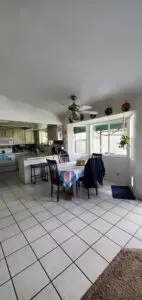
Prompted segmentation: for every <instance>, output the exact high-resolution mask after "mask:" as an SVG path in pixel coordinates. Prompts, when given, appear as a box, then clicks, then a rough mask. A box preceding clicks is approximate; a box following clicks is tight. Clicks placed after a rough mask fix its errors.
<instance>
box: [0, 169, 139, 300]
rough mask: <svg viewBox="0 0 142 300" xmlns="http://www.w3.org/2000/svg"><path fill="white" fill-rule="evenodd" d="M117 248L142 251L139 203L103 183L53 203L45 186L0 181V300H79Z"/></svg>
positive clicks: (9, 176)
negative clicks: (114, 195) (115, 194)
mask: <svg viewBox="0 0 142 300" xmlns="http://www.w3.org/2000/svg"><path fill="white" fill-rule="evenodd" d="M121 247H130V248H142V202H141V201H138V200H136V201H131V200H128V201H127V200H118V199H113V198H112V196H111V188H110V183H109V182H104V186H103V187H100V188H99V195H98V196H96V195H95V193H94V191H91V198H90V199H89V200H88V199H87V192H86V191H85V190H84V189H83V188H82V189H81V192H80V196H78V197H77V198H74V199H73V201H67V200H64V199H63V196H62V197H61V199H60V202H59V203H57V202H56V195H55V197H54V198H53V200H51V198H50V195H49V185H48V183H40V184H37V185H23V184H21V183H20V182H19V179H18V177H17V175H16V173H9V174H6V175H4V176H2V177H1V178H0V300H4V299H6V300H16V299H19V300H30V299H35V300H44V299H50V300H59V299H63V300H69V299H73V300H79V299H80V298H81V297H82V295H83V294H84V293H85V291H86V290H87V289H88V288H89V287H90V286H91V284H92V282H94V281H95V280H96V279H97V278H98V276H99V275H100V274H101V272H103V270H104V269H105V268H106V267H107V266H108V264H109V263H110V262H111V261H112V259H113V258H114V257H115V256H116V254H117V253H118V252H119V250H120V249H121Z"/></svg>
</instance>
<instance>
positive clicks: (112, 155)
mask: <svg viewBox="0 0 142 300" xmlns="http://www.w3.org/2000/svg"><path fill="white" fill-rule="evenodd" d="M125 122H126V124H127V135H128V133H129V126H128V125H129V123H128V119H126V120H125ZM118 123H122V119H121V120H120V119H118V120H111V121H109V122H100V123H96V124H92V125H91V126H90V135H91V140H90V150H91V153H92V152H93V151H94V150H93V128H94V126H99V125H105V124H107V125H108V132H110V130H111V129H110V125H111V124H118ZM128 153H129V150H128V146H127V147H126V154H112V153H111V152H110V134H109V133H108V154H105V153H102V148H101V144H100V154H102V155H103V156H111V157H127V156H128Z"/></svg>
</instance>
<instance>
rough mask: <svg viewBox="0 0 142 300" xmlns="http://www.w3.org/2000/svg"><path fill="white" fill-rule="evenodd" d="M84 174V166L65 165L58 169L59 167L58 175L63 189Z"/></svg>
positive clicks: (67, 187) (66, 188)
mask: <svg viewBox="0 0 142 300" xmlns="http://www.w3.org/2000/svg"><path fill="white" fill-rule="evenodd" d="M83 175H84V167H78V166H67V167H66V166H65V167H63V166H62V168H61V169H60V167H59V177H60V180H61V181H63V186H64V188H65V190H68V189H69V188H70V187H71V186H72V185H73V184H74V183H75V182H76V181H77V180H78V178H80V177H83Z"/></svg>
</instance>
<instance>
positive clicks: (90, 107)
mask: <svg viewBox="0 0 142 300" xmlns="http://www.w3.org/2000/svg"><path fill="white" fill-rule="evenodd" d="M89 109H92V106H90V105H81V106H80V108H79V111H84V110H89Z"/></svg>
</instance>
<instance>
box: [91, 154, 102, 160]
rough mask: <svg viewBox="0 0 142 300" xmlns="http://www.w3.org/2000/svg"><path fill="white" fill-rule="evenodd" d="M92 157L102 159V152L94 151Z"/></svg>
mask: <svg viewBox="0 0 142 300" xmlns="http://www.w3.org/2000/svg"><path fill="white" fill-rule="evenodd" d="M92 158H100V159H102V154H100V153H92Z"/></svg>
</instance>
